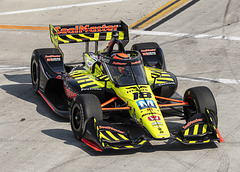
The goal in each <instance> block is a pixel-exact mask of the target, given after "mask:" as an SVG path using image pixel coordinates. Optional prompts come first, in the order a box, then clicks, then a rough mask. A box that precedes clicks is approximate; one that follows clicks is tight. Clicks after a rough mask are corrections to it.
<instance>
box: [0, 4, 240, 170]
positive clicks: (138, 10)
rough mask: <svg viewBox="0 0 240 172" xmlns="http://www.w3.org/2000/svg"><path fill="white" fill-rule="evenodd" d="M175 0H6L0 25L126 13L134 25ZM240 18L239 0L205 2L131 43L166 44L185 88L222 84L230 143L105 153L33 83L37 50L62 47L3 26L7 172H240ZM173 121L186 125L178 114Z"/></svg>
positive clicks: (0, 86)
mask: <svg viewBox="0 0 240 172" xmlns="http://www.w3.org/2000/svg"><path fill="white" fill-rule="evenodd" d="M167 2H168V1H167V0H161V1H155V0H148V1H146V0H124V1H122V0H119V1H114V0H113V1H94V0H91V1H87V0H81V1H77V0H69V1H57V0H52V1H46V0H42V1H37V0H32V1H26V0H19V1H14V2H13V1H7V0H2V1H1V6H0V25H16V26H36V27H47V26H48V24H74V23H76V24H80V23H89V22H91V23H94V22H104V21H117V20H123V21H125V22H126V23H127V24H128V25H131V24H133V23H135V22H136V21H138V20H139V19H141V18H142V17H144V16H146V15H148V14H149V13H151V12H152V11H154V10H155V9H157V8H159V7H161V6H162V5H164V4H165V3H167ZM71 4H78V5H71ZM69 5H70V6H69ZM50 7H51V8H50ZM34 9H35V10H34ZM36 9H38V10H36ZM39 9H40V10H39ZM239 18H240V1H239V0H211V1H209V0H200V1H196V2H194V3H193V4H192V5H189V7H186V8H185V9H182V10H180V11H178V12H176V13H175V14H174V15H172V16H170V17H169V18H168V19H165V20H162V19H159V20H158V21H156V23H155V25H154V27H150V26H149V27H150V29H148V30H150V31H149V32H146V31H144V30H140V31H139V30H131V31H130V43H129V45H127V48H130V47H131V45H132V44H134V43H139V42H148V41H155V42H157V43H158V44H159V45H160V46H161V47H162V49H163V51H164V54H165V58H166V63H167V69H168V70H169V71H171V72H173V73H174V74H176V75H177V76H178V78H179V87H178V93H179V94H181V95H182V94H183V93H184V91H185V90H186V89H187V88H190V87H194V86H200V85H204V86H208V87H209V88H210V89H211V90H212V92H213V94H214V96H215V98H216V101H217V104H218V117H219V131H220V133H221V135H222V137H223V138H224V140H225V142H224V143H210V144H206V145H192V146H185V145H181V144H179V143H175V142H174V143H172V142H153V143H152V145H146V146H143V147H142V148H140V149H137V150H124V151H114V150H110V151H106V152H103V153H99V152H95V151H94V150H92V149H91V148H89V147H88V146H86V145H85V144H83V143H81V142H79V141H77V140H76V139H75V138H74V137H73V134H72V132H71V127H70V124H69V122H68V121H67V120H65V119H62V118H61V117H58V116H57V115H55V114H54V113H53V112H52V111H51V109H50V108H49V107H48V106H47V104H46V103H45V102H44V101H43V100H42V98H41V97H40V96H37V95H36V94H35V93H34V91H33V89H32V86H31V79H30V71H29V66H30V59H31V53H32V51H33V50H34V49H37V48H48V47H52V45H51V43H50V40H49V33H48V31H46V30H29V29H24V30H23V29H6V28H5V29H0V37H1V41H0V95H1V96H0V102H1V103H0V171H2V172H4V171H81V172H83V171H105V172H107V171H220V172H226V171H239V167H240V156H239V154H240V139H239V137H240V134H239V133H240V132H239V130H240V115H239V111H240V106H239V104H240V99H239V97H240V87H239V83H240V81H239V80H240V69H239V66H240V60H239V57H240V50H239V47H240V42H239V41H240V40H239V38H240V24H239ZM81 46H82V45H81V44H75V45H66V46H63V51H64V52H65V61H66V62H74V59H76V58H81V54H82V48H81ZM100 46H102V47H104V44H102V43H101V44H100ZM75 50H79V52H77V53H76V51H75ZM166 120H167V121H168V123H169V124H172V123H175V124H178V123H182V122H181V121H180V122H178V121H175V120H176V117H174V118H168V119H166ZM172 125H173V124H172Z"/></svg>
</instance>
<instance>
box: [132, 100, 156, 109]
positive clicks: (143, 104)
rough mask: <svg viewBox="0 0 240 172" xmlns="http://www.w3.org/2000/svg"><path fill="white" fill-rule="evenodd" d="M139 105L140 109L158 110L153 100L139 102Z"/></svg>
mask: <svg viewBox="0 0 240 172" xmlns="http://www.w3.org/2000/svg"><path fill="white" fill-rule="evenodd" d="M137 105H138V107H139V109H146V108H157V107H156V105H155V103H154V101H153V100H139V101H137Z"/></svg>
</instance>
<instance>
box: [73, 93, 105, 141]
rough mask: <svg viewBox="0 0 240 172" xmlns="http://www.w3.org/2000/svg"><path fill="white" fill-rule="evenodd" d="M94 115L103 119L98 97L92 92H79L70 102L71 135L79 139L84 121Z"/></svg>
mask: <svg viewBox="0 0 240 172" xmlns="http://www.w3.org/2000/svg"><path fill="white" fill-rule="evenodd" d="M91 117H94V118H96V119H97V120H103V115H102V108H101V104H100V101H99V99H98V98H97V96H95V95H93V94H81V95H79V96H77V97H76V99H75V100H74V101H73V103H72V107H71V111H70V123H71V128H72V131H73V135H74V136H75V137H76V138H77V139H78V140H81V139H82V137H83V134H84V131H85V124H86V121H87V120H88V119H89V118H91Z"/></svg>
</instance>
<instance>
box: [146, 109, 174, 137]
mask: <svg viewBox="0 0 240 172" xmlns="http://www.w3.org/2000/svg"><path fill="white" fill-rule="evenodd" d="M142 124H143V126H144V127H145V128H146V129H147V130H148V131H149V133H150V134H151V135H152V136H153V137H154V138H157V139H161V138H162V139H163V138H168V137H170V133H169V130H168V128H167V125H166V123H165V120H164V119H163V116H162V114H154V113H152V114H148V115H145V116H143V118H142Z"/></svg>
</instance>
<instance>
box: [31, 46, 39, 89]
mask: <svg viewBox="0 0 240 172" xmlns="http://www.w3.org/2000/svg"><path fill="white" fill-rule="evenodd" d="M38 54H39V53H38V51H37V50H34V51H33V54H32V59H31V79H32V87H33V90H34V91H35V93H38V89H39V83H40V66H39V55H38Z"/></svg>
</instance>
